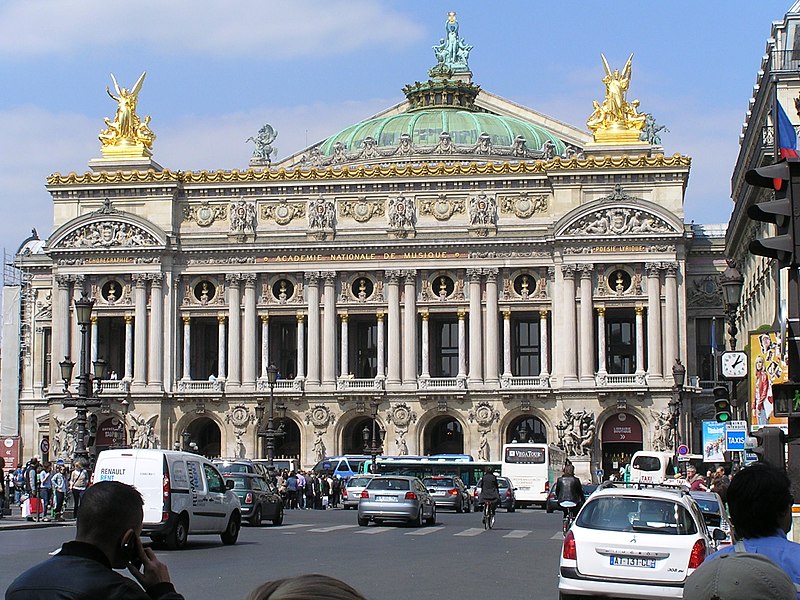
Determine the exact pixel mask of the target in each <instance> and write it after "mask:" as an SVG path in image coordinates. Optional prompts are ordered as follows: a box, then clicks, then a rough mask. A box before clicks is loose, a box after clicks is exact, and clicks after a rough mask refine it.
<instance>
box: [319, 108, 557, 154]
mask: <svg viewBox="0 0 800 600" xmlns="http://www.w3.org/2000/svg"><path fill="white" fill-rule="evenodd" d="M442 132H447V133H449V134H450V138H451V140H452V142H453V143H454V144H456V145H457V146H458V147H460V148H467V147H472V146H475V145H476V144H477V143H478V138H479V137H480V136H481V135H483V134H486V135H488V136H489V138H490V140H491V143H492V145H493V146H498V147H506V148H509V147H511V146H513V145H514V143H515V140H516V139H517V138H518V137H522V138H523V139H524V140H525V145H526V147H527V148H529V149H530V150H538V149H540V148H542V147H543V146H544V145H545V143H546V142H548V141H550V142H552V144H554V147H552V152H553V154H555V155H562V154H564V152H565V150H566V146H565V144H564V142H563V141H561V140H560V139H559V138H557V137H556V136H554V135H553V134H552V133H550V132H549V131H547V130H545V129H544V128H542V127H539V126H537V125H534V124H532V123H527V122H525V121H523V120H521V119H517V118H515V117H506V116H499V115H493V114H489V113H482V112H472V111H468V110H454V109H453V108H429V109H422V110H414V111H410V112H406V113H402V114H399V115H391V116H387V117H380V118H377V119H371V120H369V121H363V122H361V123H357V124H355V125H351V126H350V127H348V128H346V129H343V130H342V131H340V132H339V133H337V134H336V135H334V136H331V137H330V138H328V139H327V140H325V142H323V143H322V145H321V146H320V147H319V152H320V154H321V155H322V156H331V155H332V154H333V153H334V146H336V144H338V143H341V144H342V145H343V146H344V148H345V150H346V151H348V152H354V151H357V150H358V149H359V148H360V147H361V146H362V144H363V143H364V141H365V140H366V139H367V138H372V139H373V140H375V145H376V146H377V147H378V148H397V147H398V145H399V144H400V137H401V136H402V135H403V134H407V135H409V136H411V142H412V143H413V144H414V146H416V147H426V146H427V147H430V146H435V145H436V144H438V143H439V141H440V135H441V134H442Z"/></svg>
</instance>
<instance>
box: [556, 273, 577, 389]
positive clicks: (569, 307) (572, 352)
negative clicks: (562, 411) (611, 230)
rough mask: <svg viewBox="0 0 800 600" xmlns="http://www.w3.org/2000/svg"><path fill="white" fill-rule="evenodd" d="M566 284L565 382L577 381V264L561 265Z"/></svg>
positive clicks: (561, 344) (563, 341) (562, 299)
mask: <svg viewBox="0 0 800 600" xmlns="http://www.w3.org/2000/svg"><path fill="white" fill-rule="evenodd" d="M561 273H562V275H563V279H564V285H563V288H562V291H561V306H563V307H564V318H563V320H562V326H563V330H564V337H563V338H562V340H561V343H560V344H559V345H560V346H561V347H562V349H561V355H562V357H563V370H562V372H563V374H564V382H565V383H566V382H574V381H577V379H578V378H577V364H576V363H577V360H576V359H577V356H576V350H577V348H576V346H577V345H578V338H577V335H576V324H575V265H561Z"/></svg>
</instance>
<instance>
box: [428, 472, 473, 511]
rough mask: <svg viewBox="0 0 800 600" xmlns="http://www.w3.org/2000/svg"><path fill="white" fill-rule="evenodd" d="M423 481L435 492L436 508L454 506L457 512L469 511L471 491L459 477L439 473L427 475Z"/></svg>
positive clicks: (432, 492)
mask: <svg viewBox="0 0 800 600" xmlns="http://www.w3.org/2000/svg"><path fill="white" fill-rule="evenodd" d="M422 483H424V484H425V487H426V488H428V491H429V492H430V493H431V494H433V499H434V501H435V502H436V508H452V509H453V510H455V511H456V512H469V510H470V507H471V506H472V503H471V502H470V497H469V492H468V491H467V486H465V485H464V482H462V481H461V479H460V478H459V477H454V476H451V475H437V476H434V477H425V478H424V479H423V480H422Z"/></svg>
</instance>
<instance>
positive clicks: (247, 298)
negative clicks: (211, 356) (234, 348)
mask: <svg viewBox="0 0 800 600" xmlns="http://www.w3.org/2000/svg"><path fill="white" fill-rule="evenodd" d="M242 277H243V279H244V323H243V325H244V326H243V327H242V338H243V342H244V344H243V345H244V360H243V363H244V364H243V369H242V383H243V384H244V385H246V386H248V387H250V388H252V389H255V385H256V356H257V355H256V333H257V332H258V329H256V281H257V279H258V276H257V275H256V274H255V273H245V274H244V275H243V276H242Z"/></svg>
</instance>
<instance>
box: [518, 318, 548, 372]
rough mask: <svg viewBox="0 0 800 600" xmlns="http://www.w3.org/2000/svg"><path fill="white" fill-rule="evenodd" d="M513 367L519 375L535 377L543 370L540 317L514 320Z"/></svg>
mask: <svg viewBox="0 0 800 600" xmlns="http://www.w3.org/2000/svg"><path fill="white" fill-rule="evenodd" d="M513 337H514V341H513V346H512V348H513V352H512V356H513V367H512V372H513V374H514V375H516V376H518V377H535V376H536V375H539V373H540V372H541V348H540V346H539V340H540V335H539V319H538V318H536V319H535V318H533V317H527V318H526V317H523V318H520V319H515V320H514V321H513Z"/></svg>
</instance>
